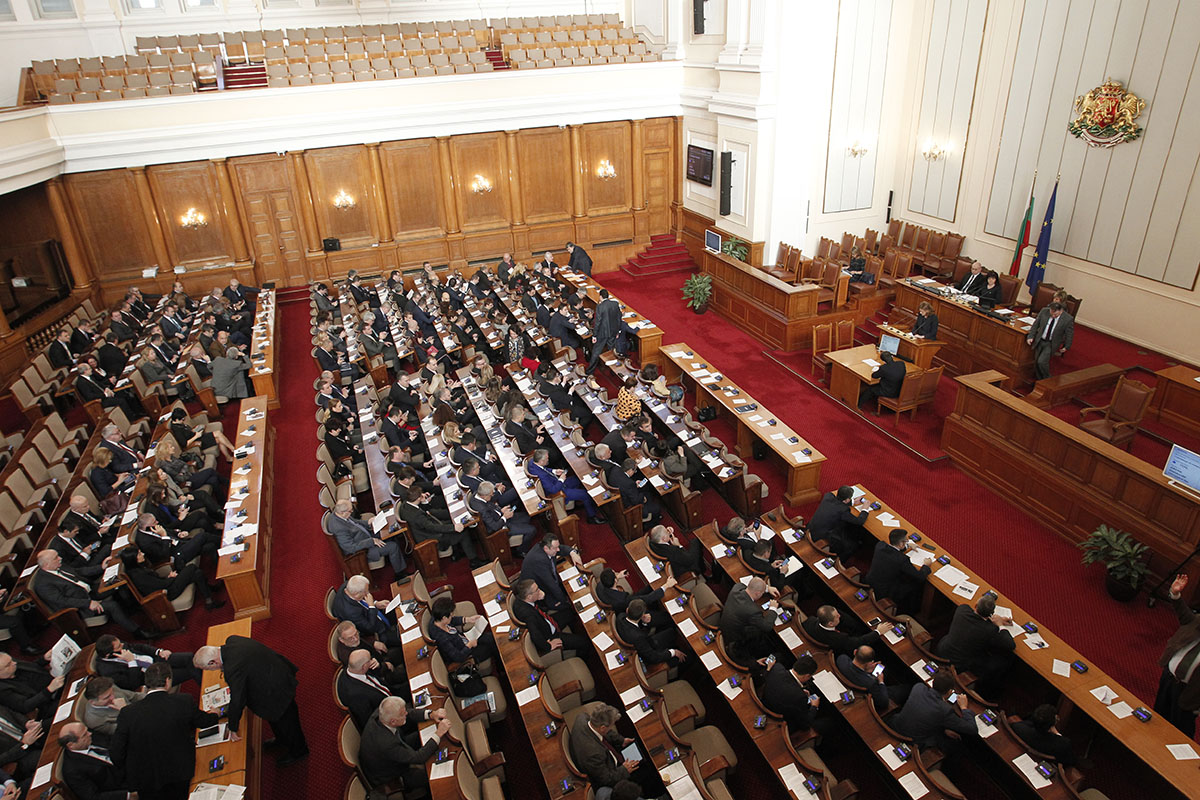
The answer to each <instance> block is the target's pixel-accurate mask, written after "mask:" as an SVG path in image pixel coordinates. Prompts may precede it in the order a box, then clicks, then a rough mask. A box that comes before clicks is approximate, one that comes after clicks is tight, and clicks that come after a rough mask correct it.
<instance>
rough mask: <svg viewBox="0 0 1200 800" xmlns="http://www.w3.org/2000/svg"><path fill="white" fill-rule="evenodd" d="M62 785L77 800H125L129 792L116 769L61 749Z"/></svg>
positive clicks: (86, 756)
mask: <svg viewBox="0 0 1200 800" xmlns="http://www.w3.org/2000/svg"><path fill="white" fill-rule="evenodd" d="M62 758H63V761H62V775H63V783H65V784H66V785H67V788H68V789H70V790H71V793H72V794H73V795H75V796H76V797H78V798H79V800H125V798H126V797H127V796H128V794H129V790H128V789H126V788H125V781H123V780H121V778H120V775H119V773H118V771H117V768H116V767H115V766H113V765H112V764H105V763H104V762H103V761H101V760H100V759H98V758H93V757H92V756H88V755H84V754H83V753H76V752H75V751H74V750H71V749H69V748H63V757H62Z"/></svg>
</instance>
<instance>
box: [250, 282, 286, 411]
mask: <svg viewBox="0 0 1200 800" xmlns="http://www.w3.org/2000/svg"><path fill="white" fill-rule="evenodd" d="M257 300H258V309H257V311H256V312H255V315H254V327H253V328H252V329H251V339H250V364H251V370H250V379H251V380H252V381H254V393H255V394H257V395H262V396H263V397H265V398H267V408H271V409H275V408H279V392H278V391H277V390H276V387H275V371H276V369H277V368H278V362H277V356H276V349H275V290H274V289H264V290H263V291H261V292H259V293H258V298H257Z"/></svg>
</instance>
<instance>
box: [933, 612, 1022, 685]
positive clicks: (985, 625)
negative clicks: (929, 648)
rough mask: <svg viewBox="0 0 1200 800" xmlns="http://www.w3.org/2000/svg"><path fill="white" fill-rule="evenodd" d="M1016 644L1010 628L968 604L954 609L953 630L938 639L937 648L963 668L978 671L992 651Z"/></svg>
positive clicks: (997, 651) (1009, 647)
mask: <svg viewBox="0 0 1200 800" xmlns="http://www.w3.org/2000/svg"><path fill="white" fill-rule="evenodd" d="M1015 647H1016V643H1015V642H1013V638H1012V636H1010V635H1009V633H1008V631H1002V630H1000V628H999V627H997V626H996V624H995V623H993V622H992V621H991V620H987V619H984V618H983V617H981V616H979V615H978V614H976V613H975V609H973V608H971V606H969V605H962V606H959V607H958V608H956V609H954V617H953V618H952V619H951V620H950V630H949V632H948V633H947V634H946V636H945V637H944V638H943V639H942V640H941V641H940V642H938V646H937V652H938V655H940V656H942V657H943V658H948V659H949V660H950V661H951V662H952V663H953V664H954V666H955V667H957V668H958V669H959V670H960V671H962V670H971V671H978V670H979V668H980V665H983V664H986V663H987V661H988V660H989V658H990V657H991V656H992V655H993V654H997V653H1010V652H1012V651H1013V649H1014V648H1015Z"/></svg>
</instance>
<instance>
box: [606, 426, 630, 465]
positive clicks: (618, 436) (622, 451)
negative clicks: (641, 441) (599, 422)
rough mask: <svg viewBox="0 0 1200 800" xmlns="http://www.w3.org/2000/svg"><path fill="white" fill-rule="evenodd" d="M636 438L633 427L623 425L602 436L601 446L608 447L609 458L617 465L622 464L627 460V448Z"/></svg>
mask: <svg viewBox="0 0 1200 800" xmlns="http://www.w3.org/2000/svg"><path fill="white" fill-rule="evenodd" d="M635 438H637V428H636V427H634V426H633V425H623V426H621V427H620V428H614V429H613V430H611V431H609V432H608V433H606V434H604V438H603V439H601V440H600V443H601V444H604V445H608V449H609V452H610V454H611V455H609V458H610V459H611V460H613V461H615V462H616V463H618V464H624V463H625V459H627V458H629V448H630V446H631V445H632V444H633V440H634V439H635Z"/></svg>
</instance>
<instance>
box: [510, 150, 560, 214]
mask: <svg viewBox="0 0 1200 800" xmlns="http://www.w3.org/2000/svg"><path fill="white" fill-rule="evenodd" d="M517 161H518V162H519V163H518V164H517V165H515V166H514V169H516V171H517V175H518V180H519V181H520V182H521V203H522V211H523V212H524V215H525V221H526V222H527V223H529V224H530V225H532V224H534V223H537V222H556V221H559V220H569V219H570V218H571V136H570V133H569V132H568V131H567V129H566V128H536V129H534V130H529V131H520V132H519V133H518V134H517Z"/></svg>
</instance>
